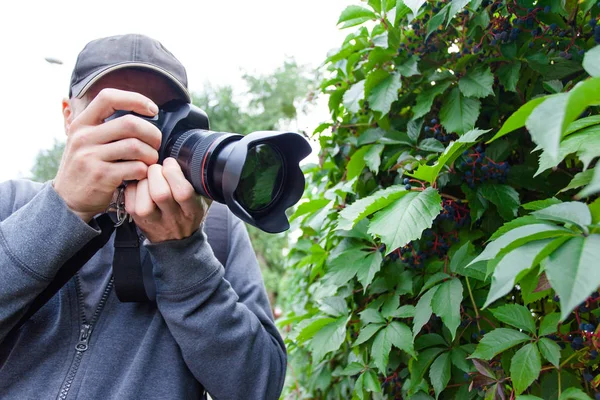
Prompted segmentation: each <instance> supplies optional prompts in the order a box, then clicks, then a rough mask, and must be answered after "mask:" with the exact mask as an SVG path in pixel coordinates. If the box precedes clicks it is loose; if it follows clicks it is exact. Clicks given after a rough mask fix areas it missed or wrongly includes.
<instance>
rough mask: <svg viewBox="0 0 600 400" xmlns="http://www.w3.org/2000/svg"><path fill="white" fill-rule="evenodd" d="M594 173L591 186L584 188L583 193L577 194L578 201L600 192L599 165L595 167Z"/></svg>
mask: <svg viewBox="0 0 600 400" xmlns="http://www.w3.org/2000/svg"><path fill="white" fill-rule="evenodd" d="M593 171H594V175H593V176H592V179H591V181H590V184H589V185H588V186H586V187H585V188H583V190H582V191H581V192H579V193H577V198H578V199H581V198H585V197H588V196H591V195H593V194H596V193H598V192H600V166H598V165H597V166H596V167H594V169H593Z"/></svg>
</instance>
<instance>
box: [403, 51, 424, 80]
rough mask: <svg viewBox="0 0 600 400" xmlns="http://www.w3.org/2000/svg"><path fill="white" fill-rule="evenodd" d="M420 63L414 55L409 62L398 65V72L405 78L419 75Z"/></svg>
mask: <svg viewBox="0 0 600 400" xmlns="http://www.w3.org/2000/svg"><path fill="white" fill-rule="evenodd" d="M418 61H419V58H418V57H417V56H416V55H412V56H411V57H409V59H408V60H406V61H404V62H403V63H402V64H400V65H398V67H397V70H398V72H399V73H400V75H401V76H404V77H409V76H414V75H419V74H420V73H421V72H419V65H418V63H417V62H418Z"/></svg>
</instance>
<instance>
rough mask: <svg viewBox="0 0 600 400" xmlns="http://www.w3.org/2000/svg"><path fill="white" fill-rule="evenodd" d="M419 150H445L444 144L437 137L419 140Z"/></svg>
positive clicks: (437, 151) (439, 151)
mask: <svg viewBox="0 0 600 400" xmlns="http://www.w3.org/2000/svg"><path fill="white" fill-rule="evenodd" d="M417 148H418V149H419V150H423V151H430V152H436V153H441V152H442V151H444V149H445V148H444V145H443V144H442V142H440V141H439V140H437V139H434V138H425V139H423V140H421V141H420V142H419V145H418V146H417Z"/></svg>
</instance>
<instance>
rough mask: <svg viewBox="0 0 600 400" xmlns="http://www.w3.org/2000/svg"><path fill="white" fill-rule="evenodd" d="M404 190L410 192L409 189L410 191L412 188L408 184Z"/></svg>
mask: <svg viewBox="0 0 600 400" xmlns="http://www.w3.org/2000/svg"><path fill="white" fill-rule="evenodd" d="M404 189H406V190H410V189H412V186H411V185H410V184H408V185H406V186H404Z"/></svg>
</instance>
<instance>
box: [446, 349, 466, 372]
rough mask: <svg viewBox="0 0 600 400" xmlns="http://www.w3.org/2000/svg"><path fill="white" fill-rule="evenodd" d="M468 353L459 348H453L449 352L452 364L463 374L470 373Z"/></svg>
mask: <svg viewBox="0 0 600 400" xmlns="http://www.w3.org/2000/svg"><path fill="white" fill-rule="evenodd" d="M467 357H468V353H467V352H466V351H465V350H463V349H462V348H460V347H455V348H454V349H452V350H451V351H450V358H451V359H452V364H454V366H455V367H456V368H458V369H460V370H461V371H463V372H471V366H470V365H469V362H468V361H467Z"/></svg>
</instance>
